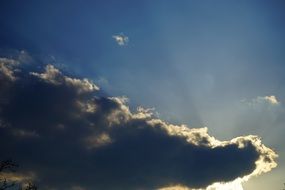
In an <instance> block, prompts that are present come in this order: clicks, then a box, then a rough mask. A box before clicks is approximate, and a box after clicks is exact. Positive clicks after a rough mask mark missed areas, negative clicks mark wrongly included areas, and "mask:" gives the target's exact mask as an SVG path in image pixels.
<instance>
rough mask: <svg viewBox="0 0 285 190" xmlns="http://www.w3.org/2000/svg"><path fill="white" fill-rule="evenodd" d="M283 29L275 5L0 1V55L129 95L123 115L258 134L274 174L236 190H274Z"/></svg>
mask: <svg viewBox="0 0 285 190" xmlns="http://www.w3.org/2000/svg"><path fill="white" fill-rule="evenodd" d="M284 21H285V2H284V1H282V0H280V1H278V0H273V1H269V0H267V1H264V0H249V1H247V0H240V1H233V0H216V1H213V0H208V1H207V0H203V1H189V0H179V1H168V0H158V1H151V0H142V1H131V0H129V1H127V0H122V1H118V0H108V1H92V0H86V1H76V0H68V1H67V0H66V1H64V0H63V1H53V0H49V1H39V0H27V1H19V0H18V1H16V0H2V1H1V2H0V26H1V27H0V54H1V56H5V55H6V54H7V52H8V53H9V52H11V51H14V50H25V51H27V52H29V54H30V55H32V56H34V57H37V58H39V59H41V60H44V62H45V63H53V64H55V65H57V66H58V67H59V68H61V69H63V70H67V71H69V72H72V73H74V74H75V75H79V76H84V77H87V78H90V79H92V80H93V81H94V82H95V83H96V84H98V85H99V86H100V87H101V88H102V90H103V91H104V93H106V94H110V95H112V96H126V97H128V98H129V105H130V107H131V109H135V108H136V107H137V106H140V105H141V106H143V107H149V108H155V111H156V112H157V115H158V116H159V117H160V118H161V119H163V120H166V121H169V122H171V123H175V124H182V123H183V124H187V125H189V126H190V127H195V128H199V127H205V126H206V127H208V129H209V133H210V134H211V135H213V136H215V137H216V138H218V139H220V140H229V139H232V138H234V137H236V136H241V135H248V134H255V135H259V136H260V137H261V138H262V140H263V143H264V144H266V145H267V146H269V147H271V148H273V149H274V150H276V152H277V153H278V154H279V159H278V167H277V168H276V169H274V170H273V171H271V172H270V173H267V174H264V175H262V176H259V177H257V178H254V179H251V180H250V181H249V182H247V183H245V184H244V189H245V190H255V189H259V190H268V189H281V187H282V184H283V182H285V175H284V170H285V158H284V156H285V146H284V144H285V140H284V134H285V115H284V114H285V87H284V82H285V65H284V64H285V22H284ZM114 35H119V36H120V35H123V36H125V37H128V42H127V43H126V44H121V45H120V44H118V43H117V42H116V40H115V39H114ZM276 101H277V102H276ZM282 171H283V172H282Z"/></svg>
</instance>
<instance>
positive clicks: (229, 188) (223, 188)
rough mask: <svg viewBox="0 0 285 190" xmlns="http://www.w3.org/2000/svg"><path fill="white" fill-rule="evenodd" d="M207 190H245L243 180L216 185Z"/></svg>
mask: <svg viewBox="0 0 285 190" xmlns="http://www.w3.org/2000/svg"><path fill="white" fill-rule="evenodd" d="M206 190H243V187H242V179H240V178H239V179H236V180H234V181H232V182H229V183H215V184H213V185H211V186H209V187H207V189H206Z"/></svg>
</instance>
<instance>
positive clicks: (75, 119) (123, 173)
mask: <svg viewBox="0 0 285 190" xmlns="http://www.w3.org/2000/svg"><path fill="white" fill-rule="evenodd" d="M15 62H17V63H18V64H14V63H15ZM0 85H1V86H0V90H1V91H0V148H1V150H2V151H3V152H4V153H5V155H4V154H3V155H0V159H5V158H6V157H9V158H16V159H17V161H18V162H19V164H20V165H22V166H23V170H24V171H32V172H33V173H35V176H36V180H38V183H39V184H40V186H41V189H61V190H62V189H63V190H64V189H106V190H109V189H110V190H112V189H116V190H119V189H124V190H128V189H132V190H133V189H163V188H169V187H173V186H176V187H181V188H182V187H183V188H184V187H185V188H196V189H198V188H207V187H208V186H210V185H214V184H216V183H219V182H230V181H233V180H237V179H240V180H247V179H249V178H250V177H252V176H257V175H260V174H262V173H266V172H269V171H270V170H271V169H272V168H274V167H276V166H277V164H276V162H275V158H276V157H277V155H276V153H275V152H274V151H273V150H271V149H270V148H268V147H266V146H265V145H263V144H262V143H261V140H260V139H259V138H258V137H257V136H253V135H250V136H242V137H237V138H234V139H232V140H230V141H219V140H217V139H215V138H214V137H212V136H210V135H209V134H208V131H207V128H192V129H191V128H188V127H187V126H185V125H180V126H178V125H173V124H170V123H167V122H165V121H163V120H161V119H158V118H155V117H153V115H152V113H151V110H150V109H143V108H139V109H138V110H137V111H136V112H131V111H130V109H129V107H128V105H127V99H126V98H123V97H105V96H100V95H99V93H98V92H97V91H98V90H99V87H98V86H97V85H95V84H93V82H92V81H90V80H88V79H77V78H72V77H70V76H67V75H66V74H64V73H62V72H61V71H59V70H58V69H57V68H55V67H54V66H52V65H47V66H46V68H45V70H44V71H42V72H38V71H34V70H27V69H22V68H21V64H20V61H18V60H13V59H6V58H2V59H0Z"/></svg>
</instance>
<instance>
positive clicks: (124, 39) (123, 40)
mask: <svg viewBox="0 0 285 190" xmlns="http://www.w3.org/2000/svg"><path fill="white" fill-rule="evenodd" d="M112 37H113V38H114V39H115V41H116V42H117V44H118V45H120V46H124V45H127V44H128V42H129V37H128V36H125V35H124V34H118V35H113V36H112Z"/></svg>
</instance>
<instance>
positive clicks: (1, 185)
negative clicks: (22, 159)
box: [0, 160, 38, 190]
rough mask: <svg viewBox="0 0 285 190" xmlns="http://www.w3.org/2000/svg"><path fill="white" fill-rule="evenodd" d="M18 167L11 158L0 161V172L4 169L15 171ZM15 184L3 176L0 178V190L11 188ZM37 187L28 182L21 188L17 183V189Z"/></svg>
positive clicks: (27, 189)
mask: <svg viewBox="0 0 285 190" xmlns="http://www.w3.org/2000/svg"><path fill="white" fill-rule="evenodd" d="M18 167H19V166H18V164H16V163H15V162H13V161H12V160H4V161H0V174H1V173H2V172H5V171H10V172H15V171H16V169H17V168H18ZM15 185H16V183H15V182H10V181H8V180H7V179H6V178H5V177H4V178H0V190H6V189H11V188H12V187H15ZM37 189H38V188H37V186H36V185H35V184H33V183H32V182H29V183H28V184H27V186H26V187H25V188H24V189H23V188H22V185H21V184H19V190H37Z"/></svg>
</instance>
